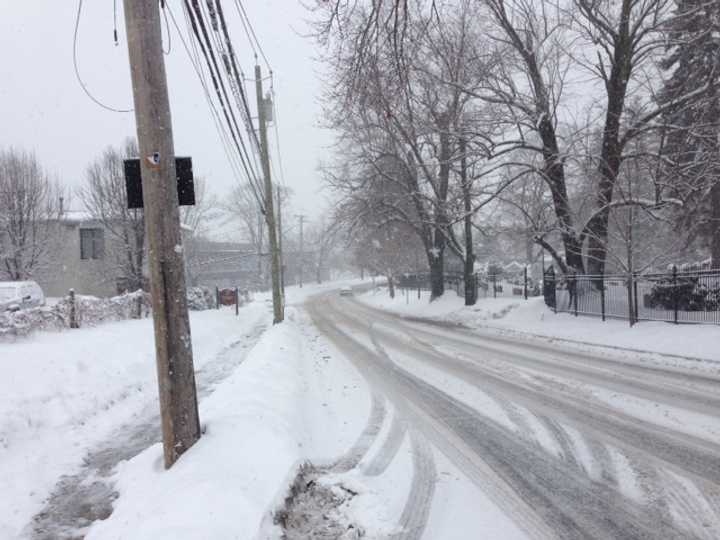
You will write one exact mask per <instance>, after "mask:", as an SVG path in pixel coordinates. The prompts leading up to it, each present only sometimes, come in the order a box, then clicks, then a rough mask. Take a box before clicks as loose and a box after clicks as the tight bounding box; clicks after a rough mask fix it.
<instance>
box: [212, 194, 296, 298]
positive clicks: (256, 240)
mask: <svg viewBox="0 0 720 540" xmlns="http://www.w3.org/2000/svg"><path fill="white" fill-rule="evenodd" d="M254 189H255V188H254V187H253V186H252V185H250V184H248V183H245V184H238V185H236V186H235V187H234V188H233V189H232V191H231V192H230V194H229V195H228V196H227V197H226V199H225V201H224V202H223V203H221V204H220V205H219V206H220V209H221V210H222V212H223V214H224V215H225V221H226V223H233V224H235V225H236V226H237V227H238V230H239V233H240V236H241V237H242V238H243V239H244V240H245V241H247V242H249V243H250V244H251V245H252V247H253V250H254V251H255V253H257V264H258V285H264V284H266V283H267V281H268V272H267V270H268V265H267V264H263V261H264V260H265V258H266V254H267V247H266V245H265V238H266V236H267V235H266V229H265V227H266V224H265V216H264V214H263V210H262V208H261V206H260V204H259V203H258V196H257V195H256V194H255V192H254ZM291 196H292V191H291V190H290V189H289V188H287V187H282V188H281V189H280V201H279V203H280V204H279V206H280V209H279V210H277V211H282V213H283V215H282V223H283V226H284V227H286V224H287V223H289V216H290V214H289V207H288V202H289V200H290V197H291ZM285 238H286V235H285V233H284V232H282V241H283V248H285V247H286V246H285V242H284V239H285Z"/></svg>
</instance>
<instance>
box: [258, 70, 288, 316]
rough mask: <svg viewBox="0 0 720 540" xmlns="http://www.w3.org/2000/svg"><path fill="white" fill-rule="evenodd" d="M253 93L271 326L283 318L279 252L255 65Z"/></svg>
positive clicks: (263, 111)
mask: <svg viewBox="0 0 720 540" xmlns="http://www.w3.org/2000/svg"><path fill="white" fill-rule="evenodd" d="M255 92H256V93H257V108H258V124H259V127H260V130H259V131H260V153H261V161H262V168H263V176H264V177H265V222H266V223H267V227H268V240H269V242H268V244H269V247H270V258H271V267H272V296H273V324H277V323H281V322H282V321H283V319H284V318H285V315H284V313H283V311H284V310H283V305H282V291H281V290H280V250H279V249H278V239H277V230H276V227H275V209H274V207H275V205H274V204H273V199H274V198H275V197H274V194H273V188H272V178H271V177H270V155H269V153H268V139H267V110H266V98H264V97H263V88H262V70H261V69H260V66H259V65H255Z"/></svg>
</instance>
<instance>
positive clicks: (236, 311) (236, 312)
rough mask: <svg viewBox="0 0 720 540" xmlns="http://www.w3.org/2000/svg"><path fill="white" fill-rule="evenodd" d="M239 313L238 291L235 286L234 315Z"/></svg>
mask: <svg viewBox="0 0 720 540" xmlns="http://www.w3.org/2000/svg"><path fill="white" fill-rule="evenodd" d="M239 314H240V291H239V289H238V288H237V287H235V316H236V317H237V316H238V315H239Z"/></svg>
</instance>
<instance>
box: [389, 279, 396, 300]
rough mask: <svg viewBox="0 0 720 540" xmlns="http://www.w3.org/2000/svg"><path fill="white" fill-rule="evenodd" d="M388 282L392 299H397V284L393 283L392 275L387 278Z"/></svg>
mask: <svg viewBox="0 0 720 540" xmlns="http://www.w3.org/2000/svg"><path fill="white" fill-rule="evenodd" d="M387 282H388V292H389V293H390V298H395V283H394V282H393V277H392V275H389V276H387Z"/></svg>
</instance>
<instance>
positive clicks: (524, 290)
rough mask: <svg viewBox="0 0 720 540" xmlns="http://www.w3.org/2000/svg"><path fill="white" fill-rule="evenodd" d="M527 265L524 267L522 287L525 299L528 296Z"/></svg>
mask: <svg viewBox="0 0 720 540" xmlns="http://www.w3.org/2000/svg"><path fill="white" fill-rule="evenodd" d="M527 277H528V276H527V266H526V267H525V287H524V288H523V292H524V294H525V300H527V298H528V290H527Z"/></svg>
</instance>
